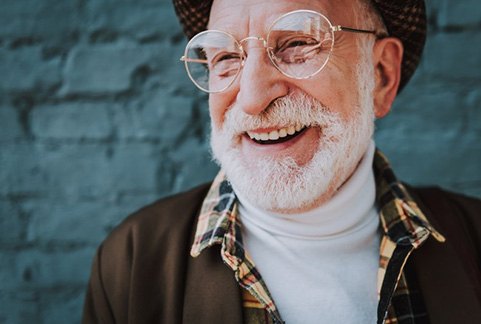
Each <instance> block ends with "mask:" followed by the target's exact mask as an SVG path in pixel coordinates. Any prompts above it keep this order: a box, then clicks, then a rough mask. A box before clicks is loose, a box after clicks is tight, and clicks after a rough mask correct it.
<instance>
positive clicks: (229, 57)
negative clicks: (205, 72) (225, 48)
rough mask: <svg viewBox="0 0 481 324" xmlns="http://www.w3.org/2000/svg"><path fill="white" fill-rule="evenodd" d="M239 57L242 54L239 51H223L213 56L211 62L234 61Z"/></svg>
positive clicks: (213, 63) (214, 63)
mask: <svg viewBox="0 0 481 324" xmlns="http://www.w3.org/2000/svg"><path fill="white" fill-rule="evenodd" d="M239 59H240V55H239V54H237V53H221V54H217V55H216V56H215V57H213V58H212V60H211V64H212V65H216V64H218V63H219V62H224V61H234V60H239Z"/></svg>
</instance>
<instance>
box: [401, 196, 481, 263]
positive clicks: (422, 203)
mask: <svg viewBox="0 0 481 324" xmlns="http://www.w3.org/2000/svg"><path fill="white" fill-rule="evenodd" d="M408 190H409V192H410V193H411V194H412V195H413V198H414V199H415V201H416V203H417V204H418V205H419V207H420V208H421V210H422V211H423V212H424V213H425V214H426V216H427V218H428V220H429V222H431V224H432V225H433V226H434V227H435V228H437V229H438V230H439V231H440V232H441V233H442V234H444V235H445V236H446V238H447V239H448V240H449V239H451V240H452V242H453V243H454V242H455V243H461V242H463V244H464V243H468V245H471V246H473V247H477V249H478V251H477V254H478V255H481V254H480V253H481V251H480V250H481V200H480V199H478V198H474V197H469V196H466V195H463V194H460V193H455V192H451V191H447V190H444V189H441V188H439V187H421V188H414V187H408Z"/></svg>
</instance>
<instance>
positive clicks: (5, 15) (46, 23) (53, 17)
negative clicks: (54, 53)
mask: <svg viewBox="0 0 481 324" xmlns="http://www.w3.org/2000/svg"><path fill="white" fill-rule="evenodd" d="M78 9H79V8H78V4H77V2H76V1H64V0H49V1H37V0H2V1H0V21H1V22H2V28H1V29H0V38H25V37H28V38H35V39H39V40H47V41H51V40H52V38H58V39H64V38H67V37H69V36H70V34H72V33H73V32H75V31H76V30H77V29H78V22H79V10H78Z"/></svg>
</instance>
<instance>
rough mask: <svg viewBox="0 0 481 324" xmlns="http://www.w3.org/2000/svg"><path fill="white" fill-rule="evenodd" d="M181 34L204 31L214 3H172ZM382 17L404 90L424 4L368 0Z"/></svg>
mask: <svg viewBox="0 0 481 324" xmlns="http://www.w3.org/2000/svg"><path fill="white" fill-rule="evenodd" d="M173 2H174V8H175V12H176V13H177V17H178V18H179V20H180V23H181V24H182V27H183V29H184V33H185V34H186V35H187V37H188V38H189V39H190V38H192V37H193V36H194V35H196V34H197V33H199V32H201V31H203V30H205V29H206V28H207V23H208V21H209V13H210V8H211V6H212V2H213V0H206V1H204V0H173ZM371 2H372V4H373V5H374V7H375V8H376V9H377V10H378V12H379V14H380V15H381V17H382V19H383V21H384V24H385V26H386V28H387V30H388V33H389V36H392V37H396V38H399V39H400V40H401V41H402V43H403V46H404V57H403V61H402V66H401V83H400V85H399V90H401V89H402V88H404V86H405V85H406V83H407V82H408V81H409V79H410V78H411V76H412V75H413V74H414V71H415V70H416V67H417V66H418V64H419V60H420V59H421V54H422V52H423V48H424V43H425V41H426V8H425V4H424V0H404V1H401V0H371Z"/></svg>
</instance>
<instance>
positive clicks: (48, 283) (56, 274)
mask: <svg viewBox="0 0 481 324" xmlns="http://www.w3.org/2000/svg"><path fill="white" fill-rule="evenodd" d="M94 253H95V250H94V248H82V249H77V250H66V251H57V250H50V251H48V250H42V251H40V250H35V249H33V250H32V249H27V250H20V251H16V253H13V252H1V251H0V261H2V263H1V264H2V269H1V271H0V279H2V289H4V290H14V289H15V290H17V289H18V290H27V289H41V288H52V287H59V286H74V285H83V284H85V283H86V282H87V280H88V276H89V272H90V265H91V261H92V260H93V256H94Z"/></svg>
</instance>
